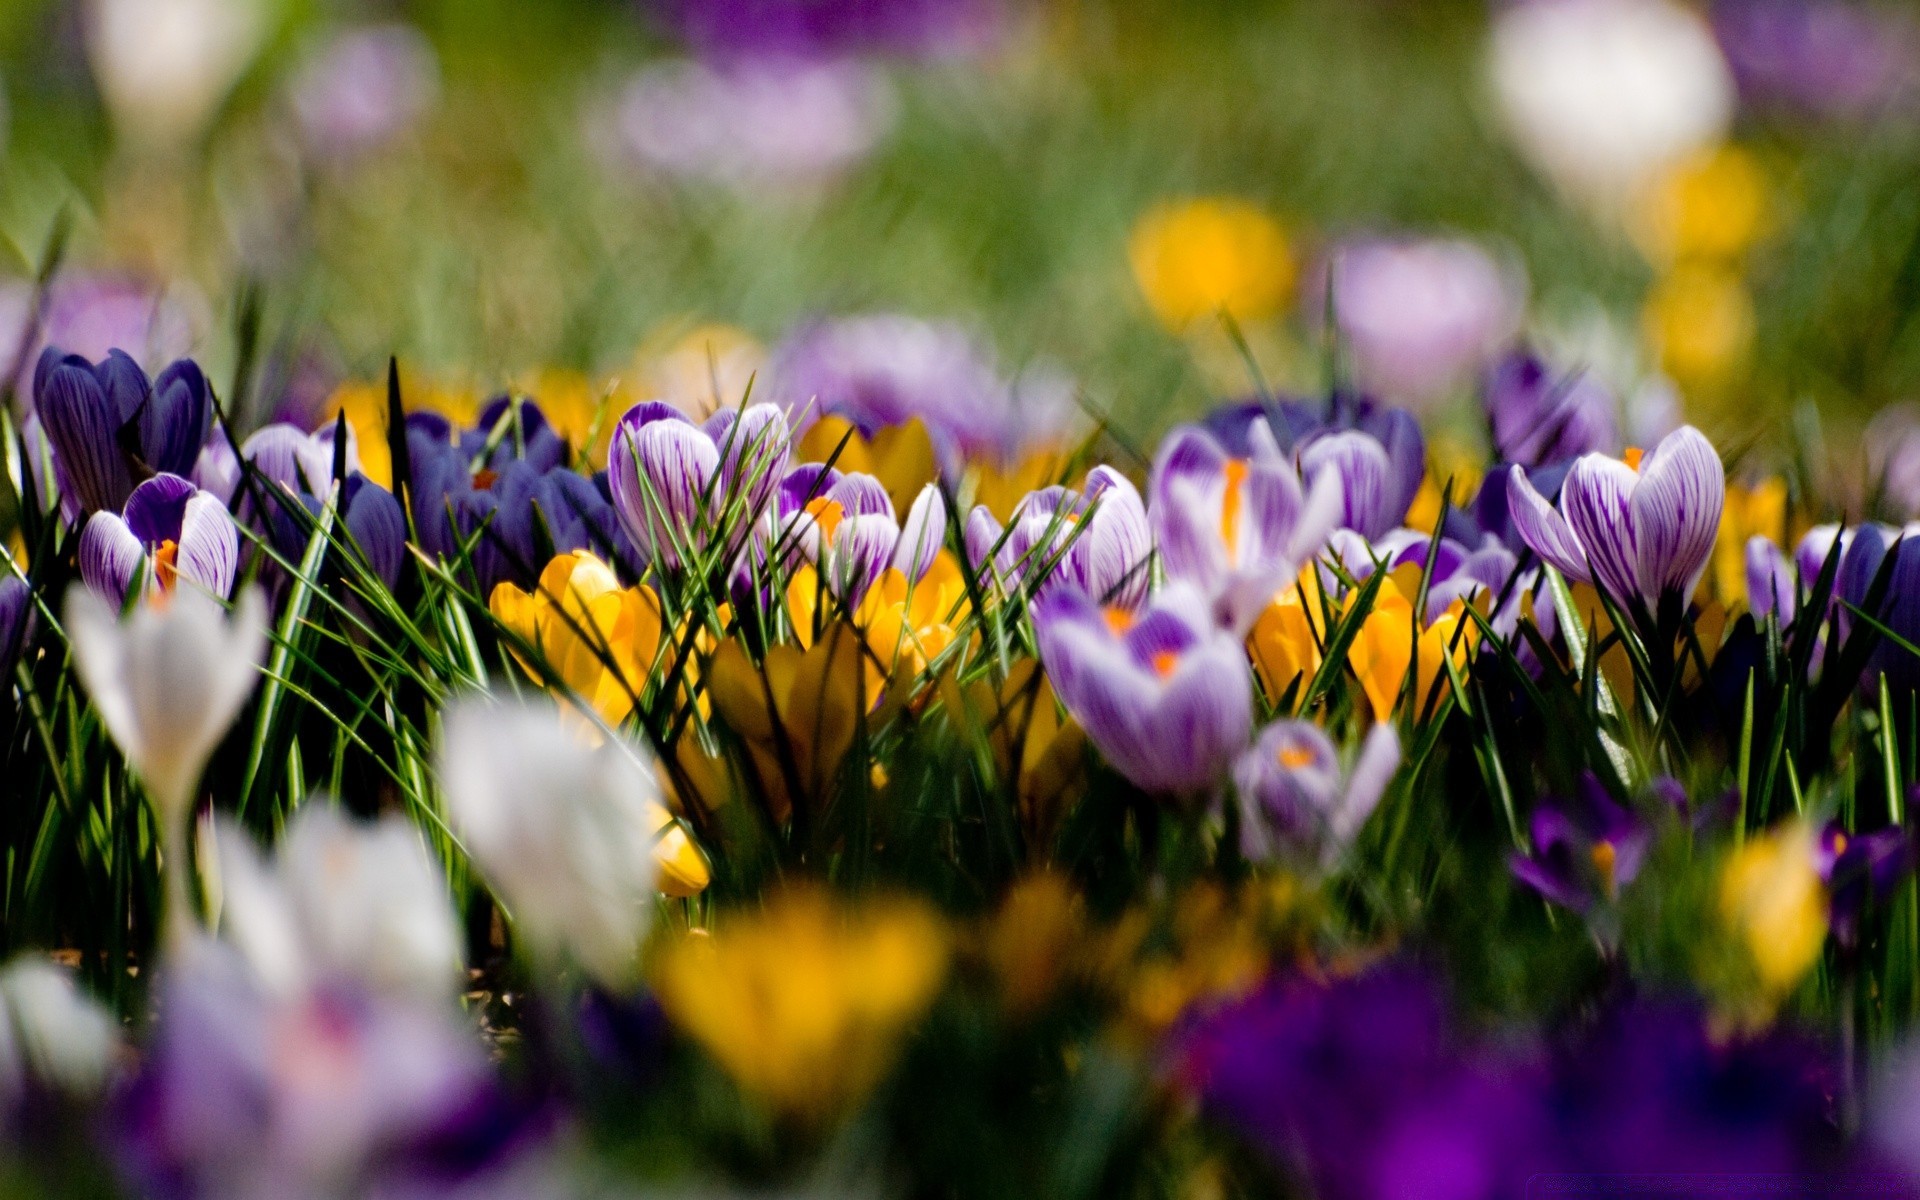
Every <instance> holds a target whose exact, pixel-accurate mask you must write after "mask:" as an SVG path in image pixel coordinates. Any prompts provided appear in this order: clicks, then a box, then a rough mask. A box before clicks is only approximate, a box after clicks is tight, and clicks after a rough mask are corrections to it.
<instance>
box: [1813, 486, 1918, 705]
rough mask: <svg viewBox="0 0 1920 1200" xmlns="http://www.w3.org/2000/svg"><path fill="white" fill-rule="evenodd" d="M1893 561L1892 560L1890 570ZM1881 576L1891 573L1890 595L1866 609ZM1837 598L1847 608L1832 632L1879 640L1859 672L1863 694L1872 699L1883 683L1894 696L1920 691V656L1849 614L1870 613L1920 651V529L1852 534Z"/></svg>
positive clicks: (1870, 528) (1882, 528) (1869, 527)
mask: <svg viewBox="0 0 1920 1200" xmlns="http://www.w3.org/2000/svg"><path fill="white" fill-rule="evenodd" d="M1889 558H1891V559H1892V560H1893V561H1892V563H1891V564H1890V565H1889V564H1888V562H1887V560H1888V559H1889ZM1882 570H1887V571H1890V572H1891V574H1890V576H1889V579H1888V586H1887V589H1886V592H1885V594H1884V596H1883V597H1882V598H1881V601H1880V605H1879V608H1878V609H1877V610H1872V609H1868V607H1867V601H1868V600H1869V599H1870V593H1871V592H1872V590H1873V584H1874V581H1875V580H1876V579H1877V578H1878V577H1879V575H1880V573H1881V571H1882ZM1834 593H1835V596H1836V598H1837V599H1838V600H1840V601H1843V602H1844V604H1842V605H1840V606H1838V607H1836V609H1835V611H1834V628H1835V630H1836V632H1837V633H1838V634H1839V636H1840V637H1841V638H1843V639H1846V638H1850V637H1853V636H1858V635H1860V634H1863V633H1865V634H1866V635H1867V636H1873V637H1875V638H1876V639H1877V644H1876V645H1875V646H1874V649H1873V652H1872V654H1871V655H1870V656H1869V657H1868V659H1867V663H1866V666H1865V668H1864V669H1863V670H1862V672H1861V676H1860V686H1861V688H1862V690H1863V691H1865V692H1867V693H1868V694H1869V695H1871V694H1872V693H1873V692H1875V691H1877V690H1878V687H1879V682H1880V680H1881V679H1882V678H1883V677H1884V678H1885V679H1886V681H1887V686H1888V687H1889V688H1890V689H1892V690H1893V691H1894V692H1909V691H1914V690H1916V689H1920V656H1916V655H1915V654H1914V653H1913V652H1912V651H1910V650H1908V649H1906V648H1905V647H1904V646H1901V645H1900V644H1898V643H1897V642H1894V641H1892V640H1890V639H1888V638H1885V637H1881V636H1879V634H1878V632H1877V631H1875V630H1874V629H1873V627H1872V626H1869V625H1866V623H1865V622H1862V621H1858V620H1856V619H1855V617H1854V614H1853V613H1852V612H1851V611H1850V608H1858V609H1861V610H1863V611H1869V612H1871V613H1872V615H1873V617H1874V619H1875V620H1876V621H1877V622H1878V623H1879V624H1880V625H1882V626H1885V627H1886V628H1887V629H1890V630H1892V631H1893V632H1894V633H1896V634H1898V635H1899V636H1900V637H1901V638H1904V639H1905V640H1907V641H1908V642H1911V643H1914V644H1916V645H1920V525H1909V526H1907V527H1905V528H1904V529H1901V528H1895V527H1894V526H1891V525H1880V524H1873V523H1869V524H1865V525H1861V526H1859V527H1857V528H1856V529H1854V531H1853V534H1852V536H1851V537H1850V538H1849V539H1848V540H1847V543H1846V556H1845V557H1844V558H1842V559H1841V560H1840V571H1839V574H1838V576H1837V577H1836V578H1835V580H1834ZM1849 606H1850V607H1849Z"/></svg>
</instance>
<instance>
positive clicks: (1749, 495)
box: [1713, 475, 1787, 606]
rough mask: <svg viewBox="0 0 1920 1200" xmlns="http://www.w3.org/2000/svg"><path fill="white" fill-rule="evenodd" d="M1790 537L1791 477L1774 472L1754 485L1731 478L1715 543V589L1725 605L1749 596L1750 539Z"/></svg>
mask: <svg viewBox="0 0 1920 1200" xmlns="http://www.w3.org/2000/svg"><path fill="white" fill-rule="evenodd" d="M1756 536H1758V537H1763V538H1766V539H1767V540H1768V541H1770V542H1772V543H1774V544H1775V545H1777V546H1781V545H1785V544H1786V540H1787V481H1786V480H1784V479H1782V478H1780V477H1779V476H1777V475H1775V476H1770V477H1768V478H1766V479H1763V480H1761V481H1760V482H1759V483H1756V484H1754V485H1752V486H1751V487H1748V486H1743V485H1741V484H1738V483H1734V482H1733V481H1732V480H1728V481H1727V504H1726V508H1725V509H1724V510H1723V511H1722V513H1721V516H1720V533H1719V534H1718V536H1717V537H1716V538H1715V540H1714V543H1713V590H1714V592H1715V594H1716V595H1718V596H1719V598H1720V603H1721V604H1723V605H1728V606H1732V605H1735V604H1744V603H1745V602H1746V599H1747V542H1748V540H1749V539H1751V538H1753V537H1756Z"/></svg>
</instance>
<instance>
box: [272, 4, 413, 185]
mask: <svg viewBox="0 0 1920 1200" xmlns="http://www.w3.org/2000/svg"><path fill="white" fill-rule="evenodd" d="M439 76H440V71H439V64H438V62H437V60H436V59H435V57H434V53H433V46H432V45H431V44H430V43H428V41H427V39H426V38H425V37H423V36H421V34H420V31H419V30H417V29H415V28H414V27H413V26H411V25H404V24H390V25H366V26H361V27H358V28H354V29H345V30H341V31H340V32H338V33H336V34H334V35H333V37H332V38H330V39H329V40H328V41H327V42H326V43H325V44H324V45H321V46H319V47H317V48H316V50H315V51H314V52H313V53H312V54H311V55H310V56H309V57H308V58H307V60H306V61H305V62H304V63H303V64H302V65H301V67H300V69H299V71H298V72H297V73H296V74H295V76H294V78H293V82H292V84H291V89H290V99H291V102H292V106H293V115H294V118H295V119H296V120H297V121H298V122H299V126H300V134H301V138H302V140H303V141H305V143H306V144H307V146H308V148H309V149H311V150H312V151H313V152H314V153H316V154H317V155H319V156H320V157H322V158H325V159H329V160H334V161H340V160H345V159H350V158H353V157H356V156H358V155H361V154H364V153H367V152H368V151H371V150H376V149H378V148H380V147H381V146H383V145H385V144H387V143H388V142H391V141H393V140H394V139H395V138H397V137H399V136H400V135H401V134H403V133H405V132H406V131H407V130H408V129H409V128H410V127H411V126H412V125H413V124H414V123H415V122H416V121H418V120H419V119H420V118H421V117H422V116H423V115H425V113H426V112H427V110H428V109H430V108H431V107H432V106H433V103H434V100H435V98H436V96H437V94H438V92H439V86H440V78H439Z"/></svg>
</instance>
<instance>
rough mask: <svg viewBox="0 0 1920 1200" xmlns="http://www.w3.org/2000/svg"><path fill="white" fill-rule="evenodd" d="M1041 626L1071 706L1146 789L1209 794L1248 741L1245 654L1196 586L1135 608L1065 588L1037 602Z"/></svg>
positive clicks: (1043, 648) (1050, 662) (1044, 652)
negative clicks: (1104, 605)
mask: <svg viewBox="0 0 1920 1200" xmlns="http://www.w3.org/2000/svg"><path fill="white" fill-rule="evenodd" d="M1034 629H1035V635H1036V637H1037V639H1038V641H1039V646H1040V660H1041V662H1042V663H1044V664H1045V665H1046V668H1047V676H1048V678H1049V679H1051V680H1052V682H1053V686H1054V690H1055V691H1056V692H1057V693H1058V694H1059V696H1060V700H1061V702H1062V703H1063V704H1065V705H1066V707H1067V711H1068V712H1069V713H1072V714H1073V717H1074V719H1075V720H1076V721H1078V722H1079V723H1080V724H1081V726H1082V727H1083V728H1084V729H1085V730H1086V731H1087V736H1088V737H1089V738H1090V739H1092V741H1093V744H1094V746H1095V747H1097V748H1098V749H1099V750H1100V752H1101V753H1102V754H1103V755H1105V756H1106V758H1107V761H1109V762H1111V763H1112V764H1113V765H1114V766H1115V767H1116V768H1118V769H1119V771H1120V773H1121V774H1123V775H1125V776H1126V777H1127V778H1128V779H1131V780H1132V781H1133V782H1134V783H1135V784H1137V785H1139V786H1140V787H1142V788H1145V789H1147V790H1149V791H1155V792H1168V793H1188V794H1191V793H1197V792H1204V791H1206V790H1207V789H1209V788H1211V787H1213V786H1214V785H1215V784H1217V783H1219V782H1220V781H1221V780H1222V779H1223V778H1224V777H1225V775H1226V773H1227V770H1228V768H1229V766H1230V765H1231V764H1232V762H1233V760H1234V758H1235V757H1236V756H1237V755H1238V754H1239V753H1240V751H1241V750H1242V749H1244V748H1245V747H1246V744H1247V738H1248V736H1249V735H1250V734H1251V733H1252V732H1253V691H1252V686H1251V682H1252V681H1251V680H1250V679H1249V678H1248V676H1247V661H1246V652H1245V650H1244V649H1242V647H1241V645H1240V639H1239V638H1238V636H1236V635H1235V634H1233V633H1232V632H1229V631H1226V630H1222V629H1220V628H1218V627H1217V626H1216V625H1215V624H1214V623H1213V618H1212V615H1211V612H1210V605H1209V603H1208V601H1207V598H1206V597H1205V596H1204V595H1202V594H1201V593H1200V592H1199V591H1197V590H1196V589H1194V588H1193V587H1191V586H1189V585H1185V584H1181V583H1173V584H1169V585H1168V586H1167V587H1165V588H1163V589H1162V590H1161V591H1160V592H1159V593H1158V594H1157V595H1156V596H1155V597H1154V598H1153V599H1152V600H1150V601H1148V602H1147V604H1146V605H1145V606H1144V607H1142V608H1141V609H1139V610H1138V611H1137V612H1131V611H1129V610H1127V609H1123V608H1117V607H1108V608H1104V609H1103V608H1101V607H1100V605H1099V604H1098V603H1096V602H1095V601H1094V600H1093V599H1091V598H1090V597H1088V596H1087V595H1086V594H1085V593H1083V592H1079V591H1074V590H1071V589H1067V588H1061V589H1060V590H1059V591H1058V592H1056V593H1055V594H1053V595H1050V596H1048V597H1047V598H1046V600H1045V601H1044V602H1042V603H1041V604H1040V605H1039V606H1038V607H1037V609H1036V611H1035V613H1034Z"/></svg>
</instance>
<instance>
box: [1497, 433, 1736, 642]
mask: <svg viewBox="0 0 1920 1200" xmlns="http://www.w3.org/2000/svg"><path fill="white" fill-rule="evenodd" d="M1726 486H1727V484H1726V471H1725V470H1724V469H1723V468H1722V467H1721V465H1720V456H1719V455H1718V454H1717V453H1715V451H1714V449H1713V444H1712V443H1711V442H1709V441H1707V439H1706V438H1705V436H1703V435H1702V434H1701V433H1700V431H1699V430H1697V429H1695V428H1693V427H1692V426H1691V425H1687V426H1682V427H1681V428H1679V429H1676V430H1674V431H1673V432H1672V433H1670V434H1668V435H1667V436H1666V438H1664V439H1663V440H1662V441H1661V442H1660V444H1659V445H1658V446H1656V447H1654V450H1653V453H1651V454H1649V455H1647V456H1646V457H1645V458H1644V459H1643V460H1641V461H1640V463H1639V467H1638V469H1637V470H1636V469H1635V468H1634V467H1633V466H1629V465H1628V464H1627V463H1624V462H1621V461H1620V460H1618V459H1614V458H1609V457H1607V456H1606V455H1604V454H1585V455H1582V456H1581V457H1580V458H1579V459H1578V460H1576V461H1575V462H1574V464H1573V468H1572V469H1571V470H1570V471H1568V472H1567V477H1566V481H1565V482H1564V483H1562V484H1561V485H1560V505H1559V508H1558V509H1555V508H1553V507H1551V506H1550V505H1548V503H1547V501H1546V499H1545V498H1544V497H1542V496H1541V495H1540V493H1539V492H1538V491H1536V490H1535V489H1534V486H1533V484H1532V483H1531V482H1530V481H1529V480H1528V478H1527V474H1526V472H1525V471H1524V470H1522V469H1521V468H1519V467H1517V466H1516V467H1511V468H1509V469H1508V473H1507V495H1508V498H1509V504H1510V511H1511V514H1512V517H1513V523H1514V527H1515V529H1516V530H1518V531H1519V534H1520V536H1521V538H1522V539H1524V540H1525V541H1526V543H1527V545H1528V546H1529V547H1530V548H1532V550H1533V552H1534V553H1536V554H1538V555H1539V556H1540V557H1541V558H1542V559H1544V560H1545V561H1546V562H1547V563H1548V564H1549V565H1551V566H1552V567H1554V568H1555V569H1556V570H1558V571H1559V572H1560V573H1561V574H1562V575H1565V576H1566V577H1567V578H1568V579H1569V580H1570V581H1576V582H1580V583H1591V584H1593V585H1595V586H1596V587H1599V588H1601V589H1603V590H1604V591H1606V592H1607V593H1608V594H1609V595H1610V596H1612V597H1613V598H1614V599H1615V600H1616V601H1618V602H1620V603H1622V604H1629V605H1630V604H1633V603H1636V602H1644V603H1645V604H1646V606H1647V607H1648V609H1649V610H1653V611H1657V610H1658V608H1659V606H1660V604H1661V602H1662V600H1663V599H1668V598H1677V599H1678V600H1679V601H1680V602H1681V603H1682V604H1685V603H1686V602H1688V601H1689V600H1690V599H1691V598H1692V596H1693V589H1694V587H1695V585H1697V584H1698V583H1699V582H1700V576H1701V574H1702V573H1703V572H1704V571H1705V570H1706V568H1707V560H1708V559H1709V558H1710V557H1711V556H1712V554H1713V545H1714V538H1715V535H1716V534H1717V533H1718V532H1719V529H1720V512H1721V508H1722V506H1723V505H1724V504H1725V501H1726Z"/></svg>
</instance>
